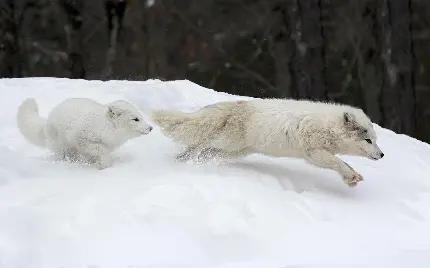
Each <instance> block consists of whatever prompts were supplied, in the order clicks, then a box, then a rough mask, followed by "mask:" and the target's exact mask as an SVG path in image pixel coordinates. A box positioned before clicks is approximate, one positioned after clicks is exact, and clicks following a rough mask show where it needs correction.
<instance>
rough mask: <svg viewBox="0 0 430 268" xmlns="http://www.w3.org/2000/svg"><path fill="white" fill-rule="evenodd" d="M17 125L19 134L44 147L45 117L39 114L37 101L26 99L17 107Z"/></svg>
mask: <svg viewBox="0 0 430 268" xmlns="http://www.w3.org/2000/svg"><path fill="white" fill-rule="evenodd" d="M16 119H17V125H18V129H19V131H20V132H21V134H22V135H23V136H24V137H25V138H26V139H27V140H28V141H29V142H31V143H32V144H34V145H36V146H40V147H45V143H46V136H45V119H44V118H42V117H40V116H39V109H38V107H37V103H36V101H35V100H34V99H33V98H29V99H26V100H25V101H24V102H23V103H22V104H21V105H20V106H19V108H18V113H17V118H16Z"/></svg>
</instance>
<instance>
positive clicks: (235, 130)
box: [152, 99, 383, 186]
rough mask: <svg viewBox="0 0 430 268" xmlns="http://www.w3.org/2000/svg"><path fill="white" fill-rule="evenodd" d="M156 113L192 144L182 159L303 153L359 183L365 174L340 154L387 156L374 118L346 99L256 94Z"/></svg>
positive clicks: (164, 127) (170, 132) (168, 130)
mask: <svg viewBox="0 0 430 268" xmlns="http://www.w3.org/2000/svg"><path fill="white" fill-rule="evenodd" d="M152 117H153V120H154V122H155V123H157V124H158V125H160V127H161V131H162V132H163V133H164V134H165V135H166V136H167V137H170V138H172V139H173V140H175V141H177V142H179V143H181V144H184V145H186V146H187V148H186V150H185V151H184V152H183V153H181V154H179V155H178V156H177V158H178V159H180V160H182V161H185V160H189V159H190V158H192V157H196V156H197V157H198V159H206V160H208V159H211V158H214V157H221V158H236V157H243V156H246V155H249V154H252V153H260V154H264V155H268V156H275V157H298V158H303V159H305V160H307V161H308V162H309V163H312V164H314V165H316V166H318V167H321V168H328V169H332V170H335V171H337V172H338V173H339V174H341V175H342V176H343V178H344V181H345V183H347V184H348V185H349V186H355V185H356V184H357V182H359V181H361V180H362V176H361V175H360V174H359V173H357V172H356V171H355V170H353V169H352V168H351V167H350V166H349V165H348V164H346V163H345V162H344V161H342V160H341V159H339V158H338V157H336V156H335V154H345V155H355V156H362V157H367V158H369V159H372V160H377V159H380V158H382V157H383V153H382V151H381V150H380V148H379V147H378V145H376V139H377V137H376V133H375V131H374V129H373V125H372V122H371V121H370V119H369V118H368V117H367V115H366V114H365V113H364V112H363V110H361V109H358V108H354V107H351V106H347V105H340V104H333V103H323V102H312V101H305V100H301V101H297V100H286V99H256V100H251V101H231V102H220V103H215V104H212V105H208V106H205V107H203V108H202V109H201V110H199V111H196V112H194V113H183V112H180V111H172V110H158V111H154V112H153V115H152ZM366 139H367V140H368V141H369V140H370V141H371V144H369V143H368V142H367V141H366Z"/></svg>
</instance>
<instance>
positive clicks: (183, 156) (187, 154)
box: [176, 145, 202, 162]
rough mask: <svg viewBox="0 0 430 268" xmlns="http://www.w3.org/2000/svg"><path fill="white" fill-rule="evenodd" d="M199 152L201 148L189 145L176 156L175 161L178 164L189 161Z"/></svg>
mask: <svg viewBox="0 0 430 268" xmlns="http://www.w3.org/2000/svg"><path fill="white" fill-rule="evenodd" d="M200 150H202V148H201V147H200V146H198V145H189V146H187V148H185V150H184V151H183V152H182V153H179V154H177V155H176V160H178V161H179V162H186V161H189V160H191V159H192V158H194V157H195V156H197V155H198V154H199V151H200Z"/></svg>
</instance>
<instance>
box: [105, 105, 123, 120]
mask: <svg viewBox="0 0 430 268" xmlns="http://www.w3.org/2000/svg"><path fill="white" fill-rule="evenodd" d="M121 113H122V110H121V109H120V108H119V107H117V106H115V105H112V104H111V105H108V107H107V113H106V115H107V117H108V118H110V119H114V118H117V117H118V116H120V115H121Z"/></svg>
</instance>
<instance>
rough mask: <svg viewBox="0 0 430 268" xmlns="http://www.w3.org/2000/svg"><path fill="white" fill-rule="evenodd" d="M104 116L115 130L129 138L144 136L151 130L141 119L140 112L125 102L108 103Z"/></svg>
mask: <svg viewBox="0 0 430 268" xmlns="http://www.w3.org/2000/svg"><path fill="white" fill-rule="evenodd" d="M106 116H107V117H108V119H109V120H111V121H112V122H113V123H114V125H115V128H117V129H121V130H123V131H124V132H125V133H126V134H128V135H127V136H129V137H130V138H131V137H138V136H141V135H146V134H148V133H149V132H151V130H152V126H151V125H149V124H148V123H147V122H146V121H145V120H144V119H143V118H142V114H141V113H140V111H139V110H138V109H137V108H136V107H134V105H132V104H131V103H129V102H126V101H122V100H118V101H114V102H112V103H109V104H108V105H107V113H106Z"/></svg>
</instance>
